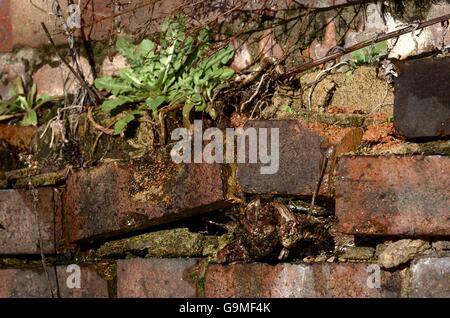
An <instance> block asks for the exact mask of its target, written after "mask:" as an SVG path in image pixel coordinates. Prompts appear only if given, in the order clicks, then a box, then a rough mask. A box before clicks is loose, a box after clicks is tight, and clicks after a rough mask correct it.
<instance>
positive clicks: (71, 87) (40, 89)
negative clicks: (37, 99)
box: [33, 57, 94, 96]
mask: <svg viewBox="0 0 450 318" xmlns="http://www.w3.org/2000/svg"><path fill="white" fill-rule="evenodd" d="M79 65H80V68H81V70H82V72H83V74H84V76H85V79H86V81H87V82H88V83H89V84H92V83H93V82H94V77H93V75H92V72H91V67H90V65H89V62H88V60H87V59H86V58H84V57H81V58H80V63H79ZM33 82H34V83H36V89H37V93H38V94H44V93H46V94H49V95H50V96H64V93H65V92H66V93H69V94H75V93H76V92H77V90H78V89H79V87H80V86H81V84H80V83H79V81H78V80H77V79H76V78H75V76H74V75H73V74H72V72H71V71H70V70H69V68H68V67H67V66H66V65H64V64H61V65H59V66H57V67H51V66H50V65H47V64H46V65H44V66H42V67H41V68H40V69H38V70H37V71H36V72H35V73H34V74H33Z"/></svg>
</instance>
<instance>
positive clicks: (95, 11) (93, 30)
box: [81, 0, 114, 40]
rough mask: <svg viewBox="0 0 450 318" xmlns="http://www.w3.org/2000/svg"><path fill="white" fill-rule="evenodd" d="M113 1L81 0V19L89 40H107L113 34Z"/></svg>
mask: <svg viewBox="0 0 450 318" xmlns="http://www.w3.org/2000/svg"><path fill="white" fill-rule="evenodd" d="M112 3H113V1H111V0H83V1H81V8H82V13H81V18H82V20H83V21H84V25H85V26H86V27H85V32H86V35H87V37H88V38H89V39H91V40H108V39H109V38H110V37H111V35H112V34H113V32H114V27H113V25H114V19H113V18H111V17H112V16H113V15H114V8H113V4H112Z"/></svg>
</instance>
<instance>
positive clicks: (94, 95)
mask: <svg viewBox="0 0 450 318" xmlns="http://www.w3.org/2000/svg"><path fill="white" fill-rule="evenodd" d="M41 26H42V28H43V29H44V32H45V34H46V35H47V38H48V40H49V41H50V44H51V45H52V46H53V48H54V49H55V51H56V54H57V55H58V57H59V58H60V59H61V61H62V62H63V63H64V64H65V65H66V66H67V68H68V69H69V71H70V72H72V74H73V75H74V76H75V78H76V79H77V80H78V82H79V83H80V84H81V86H83V88H84V89H86V91H87V92H88V94H89V96H91V98H92V99H93V100H94V101H95V103H96V105H99V104H100V103H101V102H102V99H101V98H100V96H99V95H98V94H97V92H96V91H95V90H94V89H93V88H92V87H90V86H89V84H88V83H87V82H86V80H85V79H84V78H83V77H82V76H80V74H78V73H77V72H76V71H75V69H74V68H73V67H72V65H70V63H69V62H67V61H66V59H65V58H64V57H63V56H62V55H61V54H60V53H59V52H58V49H57V47H56V44H55V42H54V41H53V38H52V36H51V34H50V32H49V31H48V29H47V26H46V25H45V23H44V22H42V23H41Z"/></svg>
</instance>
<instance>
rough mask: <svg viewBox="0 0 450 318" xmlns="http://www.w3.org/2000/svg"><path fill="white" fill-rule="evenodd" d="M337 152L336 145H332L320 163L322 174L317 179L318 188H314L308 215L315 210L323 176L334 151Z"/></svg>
mask: <svg viewBox="0 0 450 318" xmlns="http://www.w3.org/2000/svg"><path fill="white" fill-rule="evenodd" d="M335 152H336V149H335V147H334V146H331V147H329V148H328V149H327V151H326V152H325V154H324V156H323V158H322V162H321V165H320V175H319V180H317V184H316V189H315V190H314V193H313V196H312V199H311V205H310V207H309V210H308V217H311V216H312V212H313V210H314V204H315V201H316V197H317V196H318V195H319V191H320V186H321V185H322V181H323V177H324V176H325V172H326V170H327V166H328V162H329V161H330V159H332V158H333V156H334V153H335Z"/></svg>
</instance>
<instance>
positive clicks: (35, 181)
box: [14, 168, 70, 188]
mask: <svg viewBox="0 0 450 318" xmlns="http://www.w3.org/2000/svg"><path fill="white" fill-rule="evenodd" d="M69 171H70V168H66V170H64V171H58V172H50V173H45V174H40V175H36V176H32V177H25V178H20V179H18V180H17V181H16V182H15V183H14V188H27V187H28V186H29V185H30V183H31V185H32V186H33V187H45V186H53V185H58V184H62V183H64V181H65V180H66V179H67V176H68V173H69Z"/></svg>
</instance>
